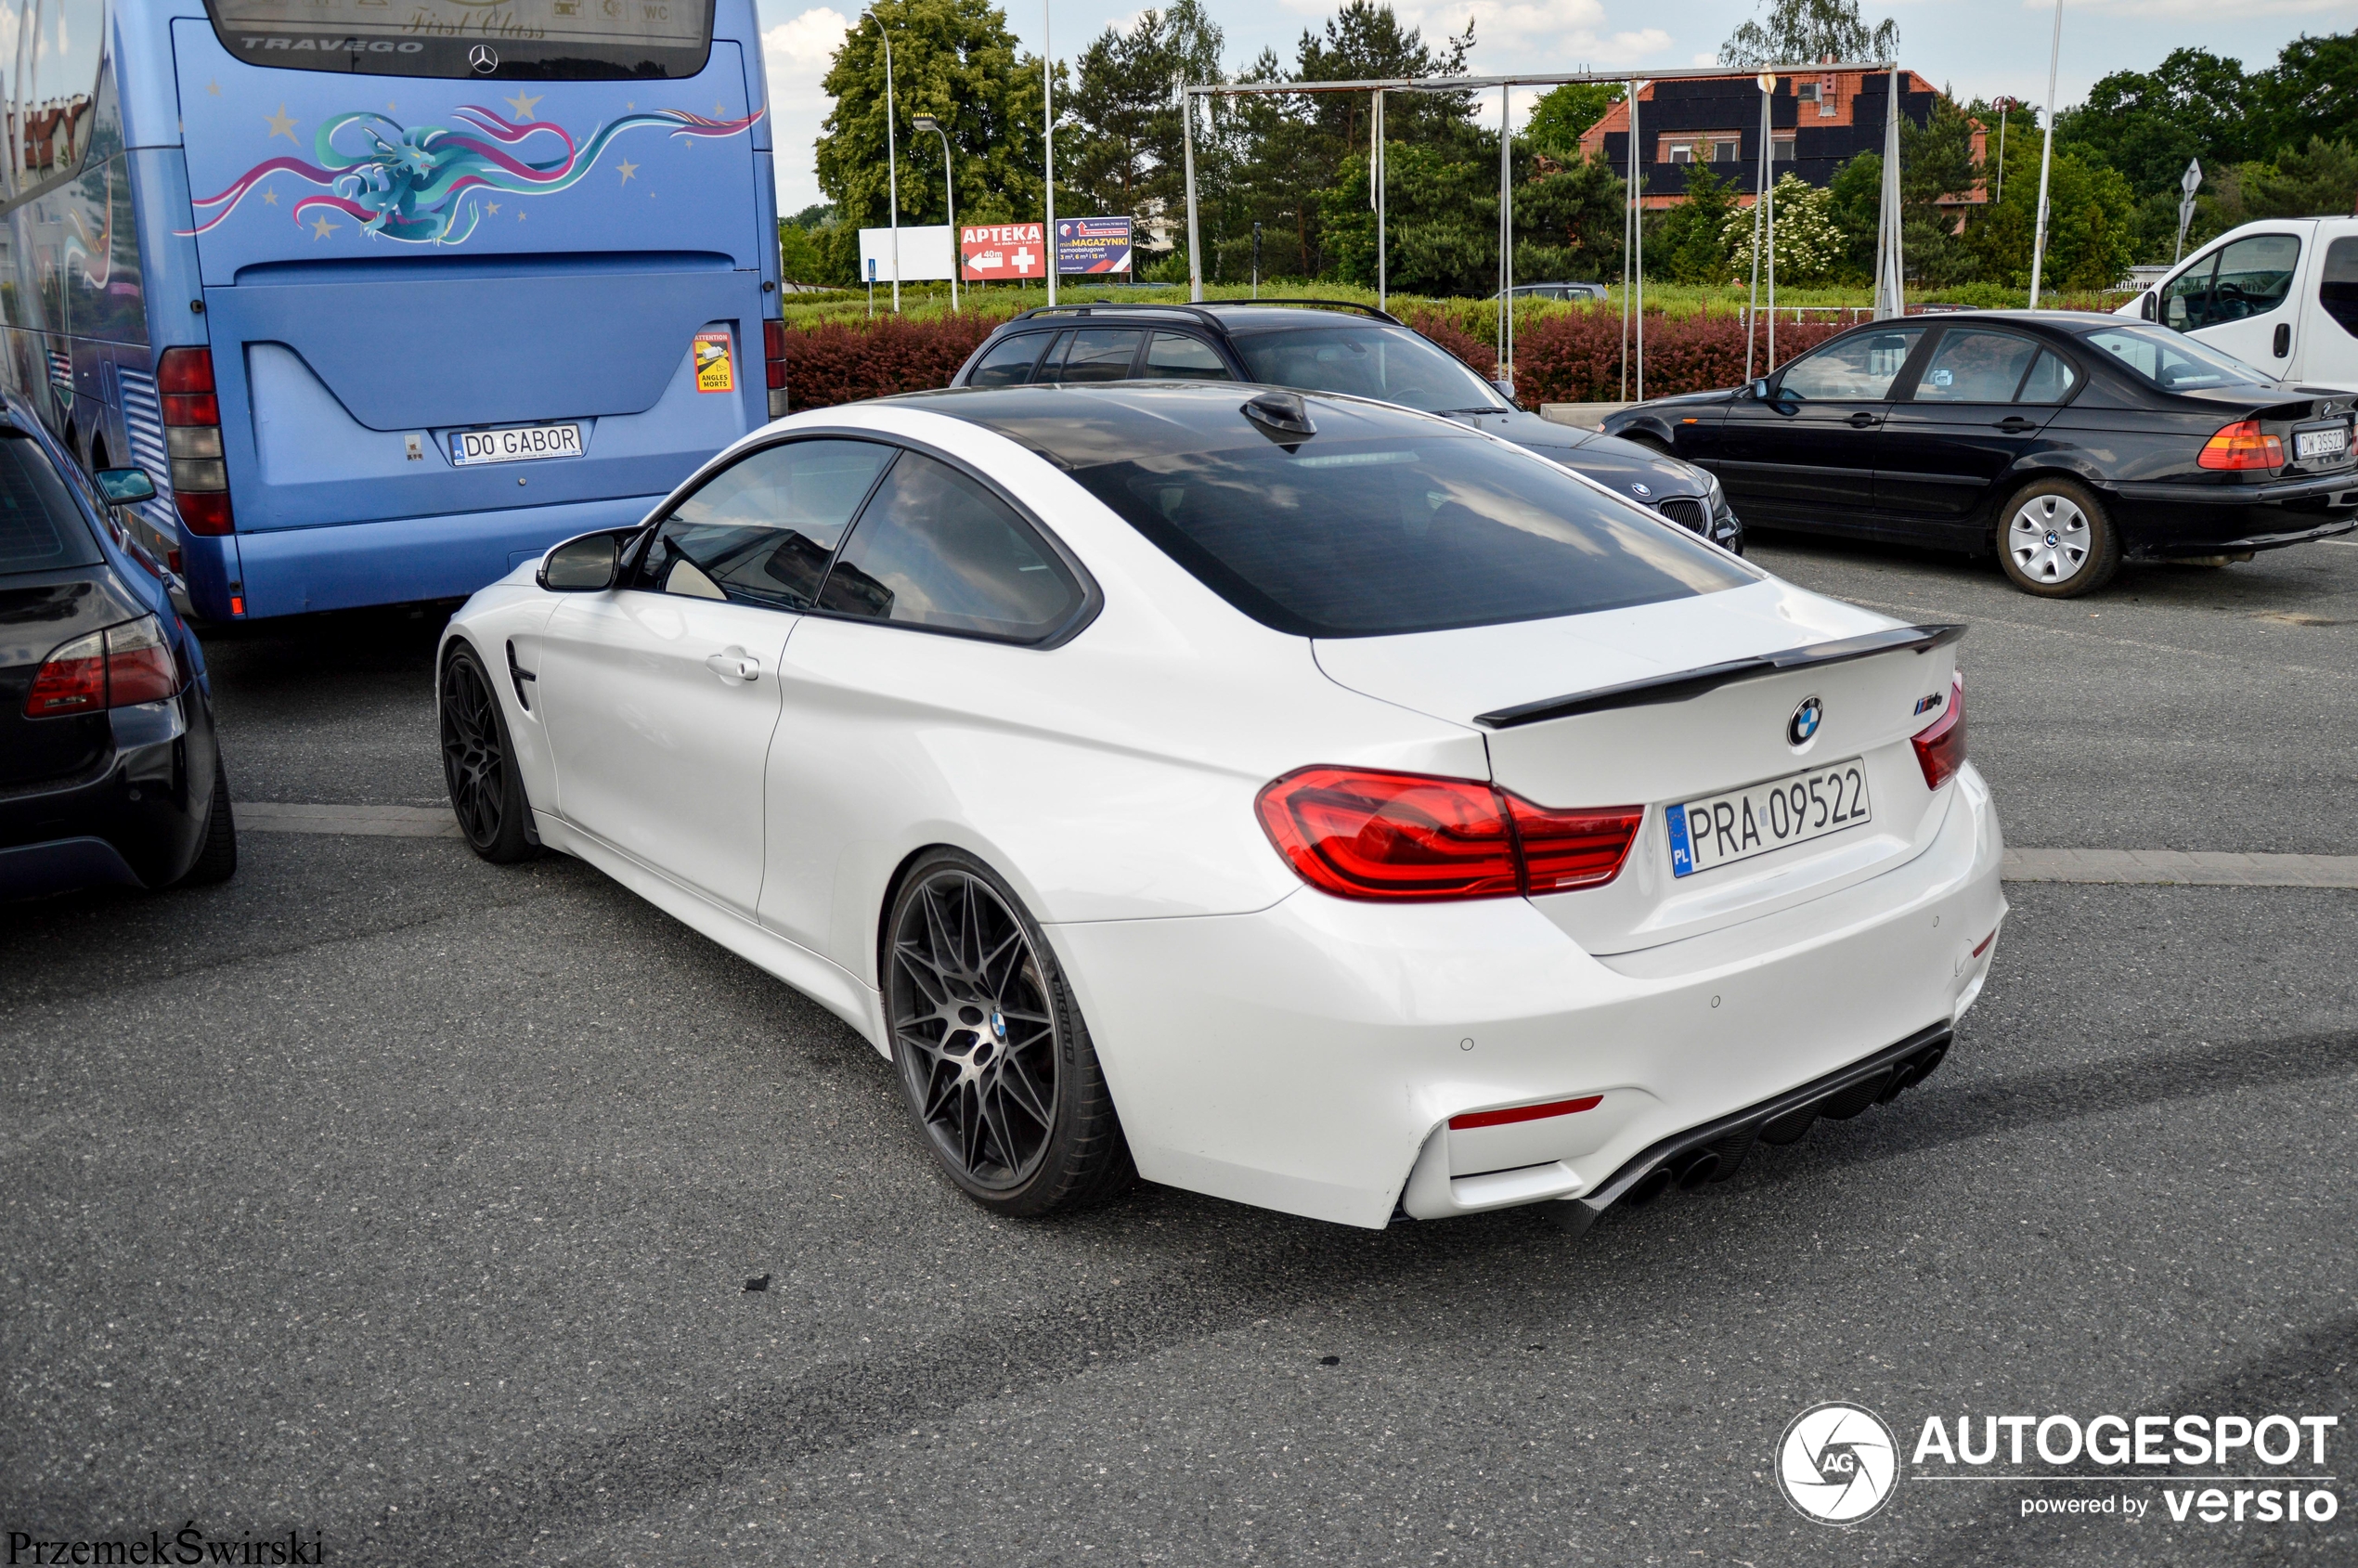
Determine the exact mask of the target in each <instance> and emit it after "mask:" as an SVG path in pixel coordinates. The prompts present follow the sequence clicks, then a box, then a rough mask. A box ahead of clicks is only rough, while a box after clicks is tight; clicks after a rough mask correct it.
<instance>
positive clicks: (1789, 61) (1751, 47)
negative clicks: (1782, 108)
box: [1719, 0, 1899, 66]
mask: <svg viewBox="0 0 2358 1568" xmlns="http://www.w3.org/2000/svg"><path fill="white" fill-rule="evenodd" d="M1898 52H1899V24H1898V22H1896V21H1893V20H1892V19H1890V18H1889V17H1885V19H1883V20H1882V21H1880V22H1878V23H1876V24H1875V26H1874V27H1873V28H1872V29H1870V28H1869V27H1868V26H1867V23H1866V21H1865V20H1864V19H1862V18H1860V16H1859V0H1769V17H1768V19H1767V21H1766V22H1765V23H1764V22H1759V21H1748V22H1745V23H1744V24H1743V26H1741V27H1739V28H1737V29H1736V31H1735V32H1730V34H1728V41H1727V42H1726V43H1724V44H1722V45H1719V63H1720V64H1722V65H1742V66H1751V65H1801V64H1806V63H1807V62H1809V61H1811V60H1820V59H1829V60H1846V61H1852V62H1857V63H1862V64H1863V63H1865V62H1867V61H1871V60H1888V59H1891V58H1895V57H1896V56H1897V55H1898Z"/></svg>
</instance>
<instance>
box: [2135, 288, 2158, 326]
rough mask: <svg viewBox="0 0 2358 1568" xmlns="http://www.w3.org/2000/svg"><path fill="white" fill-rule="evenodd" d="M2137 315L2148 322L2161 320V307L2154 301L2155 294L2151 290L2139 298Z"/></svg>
mask: <svg viewBox="0 0 2358 1568" xmlns="http://www.w3.org/2000/svg"><path fill="white" fill-rule="evenodd" d="M2137 314H2138V315H2140V316H2142V317H2144V318H2145V319H2146V320H2148V321H2158V320H2160V319H2161V306H2160V305H2159V304H2158V303H2157V301H2156V300H2155V299H2154V292H2153V291H2152V290H2151V289H2147V290H2146V291H2145V292H2144V293H2143V294H2140V295H2139V296H2138V297H2137Z"/></svg>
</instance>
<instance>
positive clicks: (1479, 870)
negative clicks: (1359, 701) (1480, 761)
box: [1257, 767, 1645, 901]
mask: <svg viewBox="0 0 2358 1568" xmlns="http://www.w3.org/2000/svg"><path fill="white" fill-rule="evenodd" d="M1257 804H1258V805H1259V808H1260V811H1261V823H1262V826H1263V828H1265V829H1266V830H1267V831H1268V834H1269V837H1270V841H1271V842H1272V843H1274V844H1276V847H1277V849H1278V852H1279V853H1280V854H1283V855H1284V856H1285V857H1286V859H1287V860H1288V861H1289V862H1292V865H1293V868H1294V870H1295V871H1296V872H1298V873H1300V874H1301V875H1302V880H1303V881H1305V882H1307V883H1309V884H1310V885H1311V886H1312V887H1314V888H1323V889H1324V890H1326V891H1327V892H1329V893H1333V894H1336V895H1338V896H1340V897H1342V898H1346V899H1372V900H1384V901H1396V900H1419V901H1432V900H1440V899H1496V898H1513V897H1516V896H1519V895H1522V894H1530V893H1553V892H1562V891H1565V890H1567V889H1570V888H1594V887H1599V886H1601V885H1602V884H1604V883H1607V882H1610V881H1612V880H1613V878H1614V877H1615V876H1617V875H1620V873H1621V867H1622V862H1624V861H1626V860H1627V859H1628V856H1629V846H1630V844H1631V842H1632V841H1633V840H1635V839H1636V837H1637V836H1638V824H1639V823H1640V822H1642V821H1643V820H1644V819H1645V809H1644V808H1643V807H1639V806H1613V807H1606V808H1603V809H1601V810H1573V811H1553V810H1548V809H1547V808H1545V807H1542V806H1535V805H1533V804H1532V803H1531V802H1530V801H1528V800H1525V799H1523V798H1522V797H1520V796H1518V795H1516V794H1514V793H1513V792H1511V791H1509V790H1503V789H1500V788H1498V787H1497V786H1496V785H1495V784H1484V783H1482V782H1481V781H1479V780H1476V779H1448V778H1434V777H1431V776H1429V775H1427V774H1423V773H1390V772H1377V771H1370V770H1365V769H1357V768H1325V767H1320V768H1303V769H1301V770H1299V771H1295V772H1291V773H1288V774H1287V775H1286V776H1285V777H1284V778H1281V779H1278V780H1276V782H1275V783H1273V784H1269V785H1268V786H1267V787H1266V788H1264V789H1263V790H1262V792H1261V795H1260V798H1259V801H1258V802H1257Z"/></svg>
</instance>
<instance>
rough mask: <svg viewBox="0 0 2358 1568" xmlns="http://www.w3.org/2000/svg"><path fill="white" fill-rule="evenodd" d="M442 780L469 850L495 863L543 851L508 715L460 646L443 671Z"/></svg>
mask: <svg viewBox="0 0 2358 1568" xmlns="http://www.w3.org/2000/svg"><path fill="white" fill-rule="evenodd" d="M439 695H440V698H441V700H440V702H439V703H437V704H436V706H437V707H439V708H440V710H441V717H442V778H443V783H444V784H447V786H448V787H449V790H450V810H451V811H452V813H453V814H454V815H455V816H457V817H458V819H459V831H460V833H461V834H463V835H465V836H466V840H467V848H468V849H473V851H474V852H475V853H476V854H478V855H481V856H482V857H483V858H484V859H485V860H486V861H489V862H492V863H493V864H494V865H512V864H513V863H514V862H517V861H523V860H529V859H531V858H532V857H533V856H534V855H536V854H538V852H539V846H538V845H537V844H535V843H534V842H533V839H532V827H531V823H532V806H531V803H530V802H529V801H528V800H526V799H525V793H524V775H523V774H522V773H521V772H520V771H518V770H517V768H516V753H515V747H514V745H512V744H511V743H510V741H509V739H508V719H507V716H506V715H505V714H503V713H501V712H500V711H499V695H498V693H495V692H494V691H493V689H492V685H491V681H490V680H489V679H488V678H487V677H486V676H485V674H484V672H483V662H482V661H481V660H480V659H477V658H476V657H475V655H474V650H473V649H472V648H468V647H466V646H464V645H461V646H460V648H459V650H458V651H457V652H456V653H454V654H451V655H450V658H449V661H448V662H447V663H446V664H445V665H444V666H443V667H442V680H441V690H440V693H439Z"/></svg>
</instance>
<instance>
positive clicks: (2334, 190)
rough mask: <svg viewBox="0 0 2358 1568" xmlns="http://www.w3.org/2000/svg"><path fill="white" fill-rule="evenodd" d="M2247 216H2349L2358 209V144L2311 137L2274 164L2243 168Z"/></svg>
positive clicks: (2251, 165)
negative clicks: (2306, 144)
mask: <svg viewBox="0 0 2358 1568" xmlns="http://www.w3.org/2000/svg"><path fill="white" fill-rule="evenodd" d="M2242 173H2243V180H2242V185H2243V198H2244V215H2245V216H2246V217H2247V218H2315V217H2347V216H2349V215H2351V214H2352V213H2353V212H2358V148H2353V147H2352V145H2351V144H2350V143H2349V142H2346V141H2327V140H2326V138H2325V137H2323V136H2312V137H2310V138H2309V145H2308V146H2307V147H2305V148H2302V149H2299V150H2297V151H2295V150H2290V149H2288V150H2287V151H2286V152H2285V153H2284V154H2283V155H2282V156H2280V157H2279V158H2277V160H2276V162H2274V164H2267V163H2255V164H2248V165H2246V166H2245V168H2244V170H2243V171H2242Z"/></svg>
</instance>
